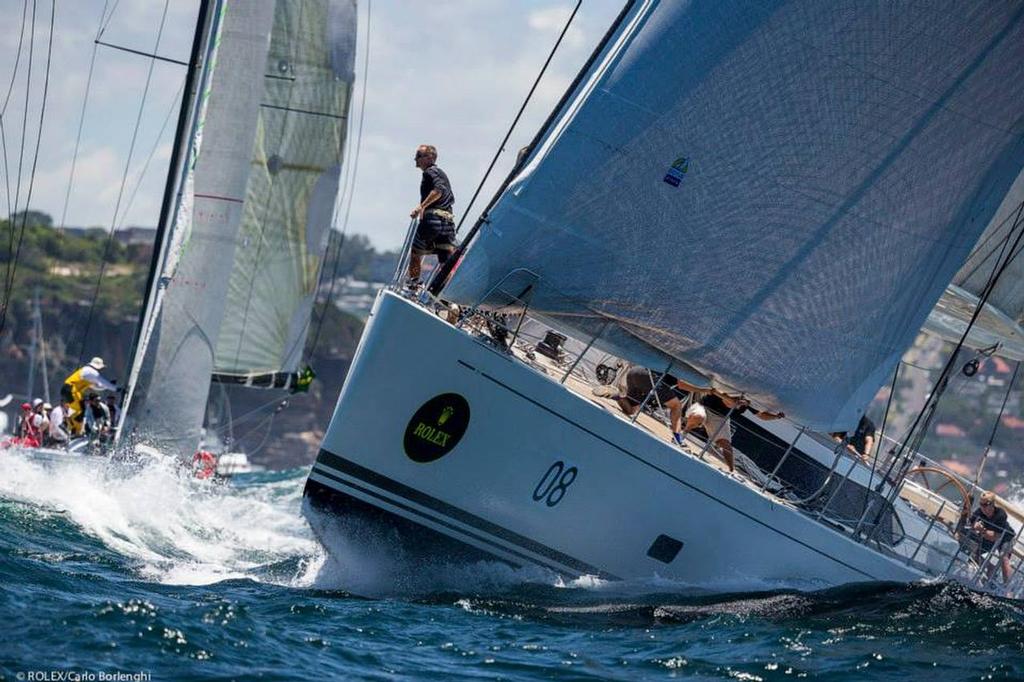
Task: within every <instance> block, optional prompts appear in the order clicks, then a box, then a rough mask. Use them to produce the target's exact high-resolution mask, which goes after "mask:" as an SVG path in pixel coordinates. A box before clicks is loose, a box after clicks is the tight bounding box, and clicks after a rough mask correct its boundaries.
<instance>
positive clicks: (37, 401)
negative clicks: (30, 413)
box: [32, 398, 43, 407]
mask: <svg viewBox="0 0 1024 682" xmlns="http://www.w3.org/2000/svg"><path fill="white" fill-rule="evenodd" d="M42 404H43V399H42V398H36V399H35V400H33V401H32V407H39V406H40V405H42Z"/></svg>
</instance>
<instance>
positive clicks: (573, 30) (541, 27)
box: [528, 6, 585, 47]
mask: <svg viewBox="0 0 1024 682" xmlns="http://www.w3.org/2000/svg"><path fill="white" fill-rule="evenodd" d="M570 16H572V8H570V7H567V6H566V7H548V8H546V9H538V10H534V11H532V12H530V16H529V19H528V23H529V24H530V28H532V29H534V30H537V31H543V32H546V33H551V34H554V35H558V34H559V33H561V32H562V29H563V28H564V27H565V24H566V22H567V21H569V17H570ZM565 42H566V44H568V45H571V46H572V47H582V46H583V43H584V42H585V39H584V35H583V30H582V29H580V27H579V26H578V25H575V21H574V25H571V26H570V27H569V30H568V31H566V33H565Z"/></svg>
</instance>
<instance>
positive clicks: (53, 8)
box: [0, 0, 57, 332]
mask: <svg viewBox="0 0 1024 682" xmlns="http://www.w3.org/2000/svg"><path fill="white" fill-rule="evenodd" d="M56 13H57V0H51V1H50V32H49V36H48V38H47V45H46V68H45V70H44V75H43V96H42V101H41V103H40V105H39V129H38V131H37V132H36V149H35V152H34V154H33V156H32V171H31V173H30V174H29V179H28V193H27V195H26V197H25V207H26V209H27V208H28V204H29V202H31V201H32V190H33V188H34V186H35V180H36V166H37V164H38V163H39V147H40V146H41V143H42V139H43V122H44V120H45V118H46V99H47V95H48V94H49V90H50V60H51V57H52V56H53V25H54V18H55V15H56ZM27 222H28V211H27V210H26V211H25V213H24V215H23V216H22V221H21V232H20V234H19V235H18V248H17V250H16V251H15V252H14V261H13V267H12V268H11V280H10V284H9V286H8V289H7V292H6V294H5V296H4V304H3V311H2V313H0V332H2V331H3V329H4V325H5V324H6V323H7V310H8V305H9V303H10V296H11V290H12V289H13V288H14V277H15V276H16V275H17V272H18V258H19V257H20V256H21V245H22V242H23V241H24V239H25V224H26V223H27Z"/></svg>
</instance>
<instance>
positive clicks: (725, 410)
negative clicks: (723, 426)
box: [700, 393, 748, 417]
mask: <svg viewBox="0 0 1024 682" xmlns="http://www.w3.org/2000/svg"><path fill="white" fill-rule="evenodd" d="M700 404H701V405H703V406H704V409H706V410H711V411H712V412H714V413H715V414H718V415H721V416H723V417H724V416H725V415H727V414H729V407H728V406H727V405H726V404H725V401H724V400H722V399H721V398H719V397H718V396H717V395H715V394H714V393H705V394H704V397H703V398H701V399H700ZM747 409H748V408H747V406H746V405H742V406H739V407H737V408H735V409H734V410H733V411H732V413H733V414H734V415H740V414H743V413H744V412H746V411H747Z"/></svg>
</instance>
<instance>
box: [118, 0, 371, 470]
mask: <svg viewBox="0 0 1024 682" xmlns="http://www.w3.org/2000/svg"><path fill="white" fill-rule="evenodd" d="M355 38H356V6H355V1H354V0H276V1H273V2H272V1H267V2H242V1H239V0H206V1H204V2H203V3H202V4H201V7H200V11H199V21H198V25H197V29H196V38H195V41H194V45H193V51H192V58H191V60H190V64H191V66H190V70H189V75H188V82H187V83H186V97H185V98H184V102H183V104H182V110H181V115H180V117H179V122H178V133H177V144H176V145H175V152H174V156H173V158H172V162H171V167H170V171H169V174H168V181H167V189H166V192H165V196H164V204H163V209H162V212H161V219H160V227H159V230H158V238H157V245H156V248H155V249H154V260H153V266H152V269H151V272H150V280H149V284H148V286H147V292H146V299H145V304H144V306H143V310H142V314H141V319H140V324H139V332H138V338H137V342H136V344H135V346H134V348H135V352H134V355H133V359H132V362H131V366H130V373H129V381H128V384H127V391H126V397H125V402H124V406H123V409H122V411H121V415H122V416H121V425H120V428H119V433H120V435H121V436H122V437H124V436H129V435H130V437H131V438H132V439H133V440H137V441H141V442H144V443H148V444H150V445H153V446H156V447H157V448H158V449H159V450H160V451H161V452H163V453H166V454H175V455H178V456H183V457H190V456H192V455H193V453H195V452H196V450H197V448H198V447H199V446H200V437H201V428H202V426H203V417H204V413H205V412H206V406H207V396H208V393H209V390H210V385H211V380H212V381H216V382H221V383H226V384H234V385H242V386H246V387H253V388H277V389H282V388H296V386H297V384H299V386H298V387H299V388H301V384H302V383H303V382H304V381H306V380H307V379H309V378H310V377H309V376H308V374H305V373H304V372H303V371H302V370H301V369H300V363H301V360H302V353H303V350H304V346H305V340H306V335H307V331H308V329H309V319H310V314H311V308H312V305H313V297H314V295H315V291H316V286H317V278H318V275H319V268H320V262H321V258H322V256H323V253H324V250H325V249H326V245H327V236H328V229H329V227H330V225H331V220H332V215H333V209H334V203H335V198H336V196H337V193H338V187H339V181H340V175H341V162H342V155H343V150H344V143H345V137H346V127H347V117H348V110H349V103H350V95H351V90H352V83H353V79H354V74H353V65H354V55H355ZM227 454H228V455H229V457H228V459H229V460H230V462H228V463H230V465H231V466H230V469H231V470H232V471H235V470H240V469H243V468H245V466H244V465H245V464H246V463H245V462H243V461H242V460H243V459H244V453H227ZM225 470H227V469H225Z"/></svg>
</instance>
